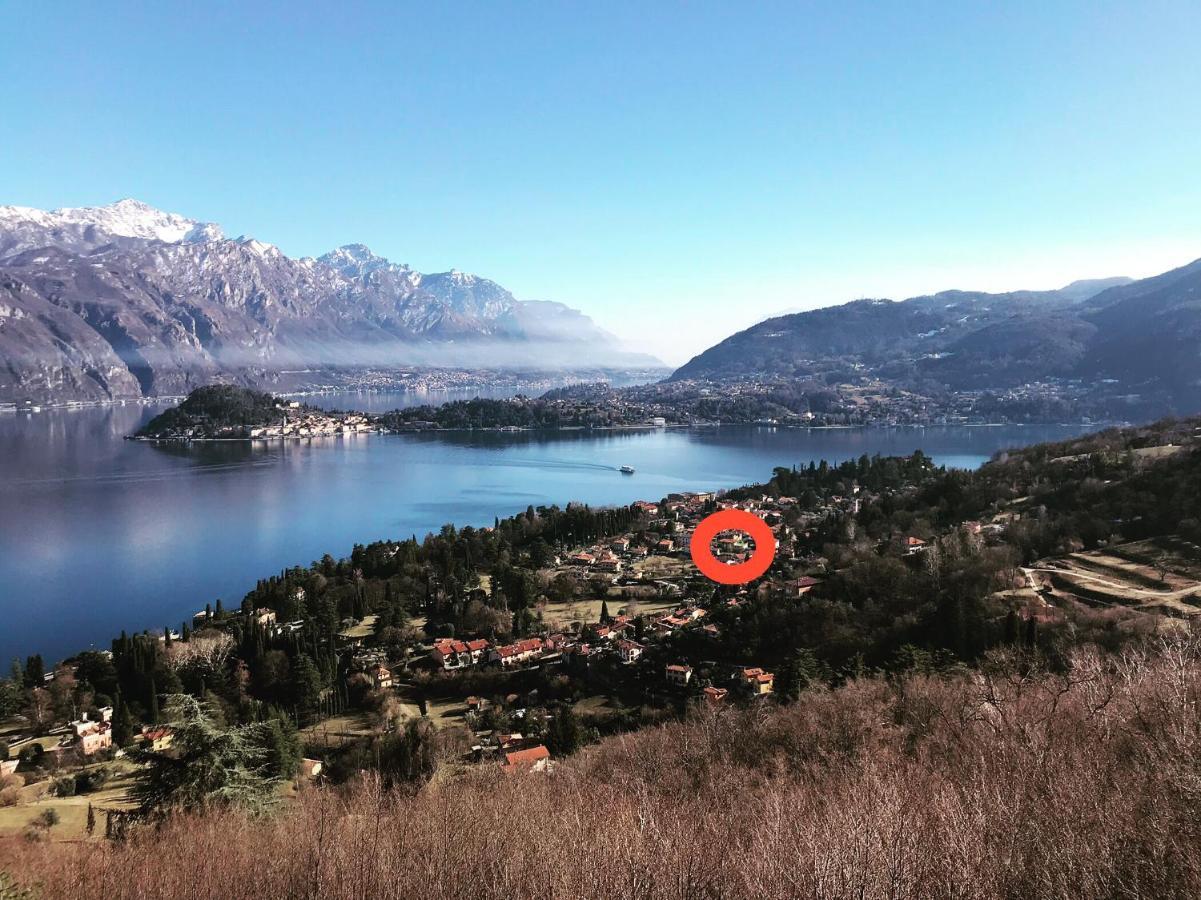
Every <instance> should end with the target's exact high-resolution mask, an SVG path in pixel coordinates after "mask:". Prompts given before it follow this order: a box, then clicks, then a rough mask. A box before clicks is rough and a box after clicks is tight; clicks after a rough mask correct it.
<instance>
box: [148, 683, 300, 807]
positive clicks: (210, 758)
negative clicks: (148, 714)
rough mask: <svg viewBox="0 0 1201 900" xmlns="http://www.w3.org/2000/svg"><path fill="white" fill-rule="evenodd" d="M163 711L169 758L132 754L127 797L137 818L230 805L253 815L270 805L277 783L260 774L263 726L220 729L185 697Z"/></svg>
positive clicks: (170, 702) (170, 699) (169, 702)
mask: <svg viewBox="0 0 1201 900" xmlns="http://www.w3.org/2000/svg"><path fill="white" fill-rule="evenodd" d="M167 712H168V718H169V720H170V722H171V725H172V728H173V731H174V734H173V737H172V743H171V753H170V754H164V753H157V752H154V751H148V750H137V751H133V752H132V755H133V757H134V758H135V759H136V760H137V761H138V762H141V763H143V766H142V767H141V768H140V769H139V770H138V772H137V774H136V775H135V782H134V785H133V788H132V790H131V792H130V793H131V796H132V797H133V799H135V800H137V802H138V810H139V812H140V813H141V814H142V815H144V816H153V817H163V816H167V815H169V814H170V813H171V812H173V811H176V810H205V809H211V808H214V807H229V806H235V807H240V808H242V809H246V810H249V811H251V812H256V813H257V812H263V811H265V810H267V809H268V808H270V807H271V806H272V805H273V804H274V802H275V796H274V795H275V788H276V785H277V783H278V782H277V780H276V779H273V778H270V777H269V776H267V775H266V773H265V765H266V756H267V753H266V751H265V750H264V749H263V747H264V744H265V743H266V739H265V729H264V727H263V726H262V725H243V726H241V727H236V728H222V727H220V726H218V725H217V724H216V723H215V722H214V721H213V717H212V716H211V714H210V711H209V710H208V709H206V708H205V707H204V705H203V704H201V703H200V701H198V700H197V699H196V698H195V697H190V696H188V695H187V694H171V695H169V696H168V697H167Z"/></svg>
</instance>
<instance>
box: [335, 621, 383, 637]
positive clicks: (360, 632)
mask: <svg viewBox="0 0 1201 900" xmlns="http://www.w3.org/2000/svg"><path fill="white" fill-rule="evenodd" d="M378 620H379V616H364V617H363V620H362V621H361V622H359V624H358V625H353V626H351V627H350V628H347V629H346V630H345V631H339V632H338V637H340V638H344V639H346V640H352V641H353V640H359V641H361V640H362V639H363V638H369V637H371V635H373V634H375V623H376V622H377V621H378Z"/></svg>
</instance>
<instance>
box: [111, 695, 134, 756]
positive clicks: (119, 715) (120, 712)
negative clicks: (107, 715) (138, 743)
mask: <svg viewBox="0 0 1201 900" xmlns="http://www.w3.org/2000/svg"><path fill="white" fill-rule="evenodd" d="M133 735H134V724H133V716H132V715H131V714H130V712H129V704H127V703H126V702H125V701H124V700H121V699H119V698H118V700H117V710H116V714H115V715H114V716H113V743H114V744H116V745H117V746H118V747H128V746H129V745H130V744H131V743H133Z"/></svg>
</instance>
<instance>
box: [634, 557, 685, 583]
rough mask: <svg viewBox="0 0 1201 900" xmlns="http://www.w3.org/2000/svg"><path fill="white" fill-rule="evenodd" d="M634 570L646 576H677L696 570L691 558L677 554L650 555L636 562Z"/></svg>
mask: <svg viewBox="0 0 1201 900" xmlns="http://www.w3.org/2000/svg"><path fill="white" fill-rule="evenodd" d="M634 571H635V572H640V573H642V575H643V577H645V578H675V577H678V576H681V575H688V574H691V573H692V572H693V571H695V570H694V569H693V566H692V562H691V561H690V560H687V559H682V558H680V557H677V556H648V557H647V558H646V559H640V560H638V562H636V563H634Z"/></svg>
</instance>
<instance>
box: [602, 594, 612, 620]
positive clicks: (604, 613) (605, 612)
mask: <svg viewBox="0 0 1201 900" xmlns="http://www.w3.org/2000/svg"><path fill="white" fill-rule="evenodd" d="M612 621H613V617H612V616H610V615H609V601H607V600H602V601H601V608H600V623H601V624H602V625H608V624H609V623H610V622H612Z"/></svg>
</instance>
